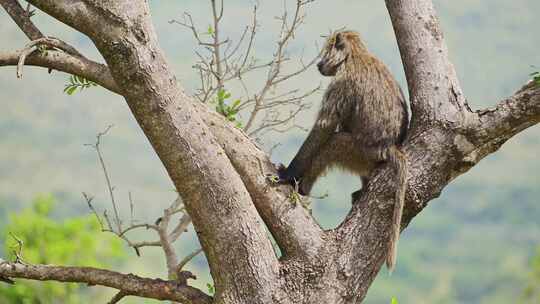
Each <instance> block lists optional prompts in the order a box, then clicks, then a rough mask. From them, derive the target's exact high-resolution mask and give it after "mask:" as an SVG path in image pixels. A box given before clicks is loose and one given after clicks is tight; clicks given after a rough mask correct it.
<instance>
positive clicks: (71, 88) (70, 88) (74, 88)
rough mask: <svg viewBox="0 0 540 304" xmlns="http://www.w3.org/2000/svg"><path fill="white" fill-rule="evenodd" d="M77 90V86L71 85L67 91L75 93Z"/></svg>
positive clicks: (70, 93)
mask: <svg viewBox="0 0 540 304" xmlns="http://www.w3.org/2000/svg"><path fill="white" fill-rule="evenodd" d="M75 91H77V87H76V86H73V87H69V88H68V89H67V91H66V93H67V94H68V95H73V93H75Z"/></svg>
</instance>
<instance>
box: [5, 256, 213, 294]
mask: <svg viewBox="0 0 540 304" xmlns="http://www.w3.org/2000/svg"><path fill="white" fill-rule="evenodd" d="M0 277H4V278H10V279H14V278H23V279H31V280H39V281H59V282H70V283H86V284H88V285H90V286H93V285H98V286H106V287H111V288H115V289H118V290H119V291H120V292H121V293H122V295H123V296H126V295H132V296H139V297H144V298H151V299H157V300H170V301H178V302H181V303H190V304H209V303H211V302H212V298H211V297H210V296H208V295H206V294H205V293H204V292H202V291H200V290H199V289H196V288H194V287H190V286H187V285H180V284H178V282H176V281H164V280H161V279H149V278H143V277H139V276H136V275H134V274H122V273H119V272H114V271H110V270H104V269H97V268H91V267H63V266H49V265H25V264H21V263H10V262H3V263H0ZM113 303H114V302H113Z"/></svg>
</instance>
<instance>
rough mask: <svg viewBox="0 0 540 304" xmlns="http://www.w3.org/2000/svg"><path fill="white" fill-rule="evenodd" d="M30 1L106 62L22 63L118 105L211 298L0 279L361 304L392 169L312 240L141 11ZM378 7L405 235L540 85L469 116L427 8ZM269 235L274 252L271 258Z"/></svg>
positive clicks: (102, 277) (289, 201)
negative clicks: (199, 261)
mask: <svg viewBox="0 0 540 304" xmlns="http://www.w3.org/2000/svg"><path fill="white" fill-rule="evenodd" d="M15 2H16V1H15ZM29 3H31V4H32V5H34V6H35V7H37V8H39V9H40V10H42V11H43V12H45V13H47V14H49V15H50V16H52V17H54V18H56V19H58V20H59V21H61V22H63V23H65V24H67V25H68V26H70V27H72V28H74V29H75V30H78V31H80V32H81V33H84V34H86V35H87V36H88V37H90V39H92V41H93V42H94V44H95V45H96V47H97V49H98V50H99V51H100V53H101V54H102V55H103V57H104V58H105V61H106V64H100V63H97V62H93V61H91V60H88V59H86V58H85V57H84V56H82V55H80V54H77V53H73V52H71V53H70V52H66V51H65V50H62V49H57V48H56V49H53V50H51V51H49V52H47V54H41V53H37V52H34V53H32V54H30V55H29V56H28V58H27V59H26V64H30V65H37V66H42V67H45V68H52V69H56V70H59V71H63V72H66V73H71V74H75V75H79V76H82V77H85V78H87V79H90V80H92V81H95V82H96V83H98V84H100V85H101V86H103V87H105V88H107V89H109V90H111V91H112V92H115V93H117V94H120V95H122V96H123V97H124V98H125V100H126V102H127V104H128V105H129V107H130V109H131V111H132V113H133V115H134V117H135V118H136V120H137V121H138V123H139V124H140V126H141V128H142V130H143V131H144V133H145V134H146V136H147V137H148V139H149V140H150V142H151V144H152V146H153V147H154V149H155V151H156V153H157V155H158V156H159V158H160V159H161V161H162V162H163V165H164V166H165V168H166V169H167V172H168V173H169V176H170V177H171V179H172V181H173V182H174V184H175V186H176V188H177V190H178V192H179V193H180V195H181V196H182V199H183V201H184V203H185V205H186V208H187V210H188V213H189V215H190V217H191V218H192V220H193V224H194V227H195V229H196V231H197V234H198V237H199V239H200V241H201V244H202V246H203V250H204V253H205V254H206V257H207V258H208V261H209V265H210V269H211V274H212V277H213V279H214V281H215V283H216V286H215V287H216V294H215V296H214V297H213V298H210V297H208V296H205V295H203V294H202V292H200V291H198V290H196V289H194V288H191V287H188V286H184V285H181V287H178V285H177V283H174V282H166V281H159V280H148V279H143V278H138V277H135V276H133V275H122V274H118V273H113V272H108V271H104V270H95V269H86V268H85V269H75V268H65V267H53V266H41V265H35V266H26V265H23V264H19V263H3V264H0V277H4V278H29V279H36V280H59V281H73V282H84V283H91V284H98V285H104V286H110V287H113V288H117V289H118V290H120V292H123V293H125V294H128V295H137V296H141V297H151V298H156V299H168V300H174V301H179V302H182V303H210V302H211V303H220V304H221V303H223V304H225V303H226V304H240V303H246V304H247V303H249V304H254V303H255V304H256V303H261V304H262V303H280V304H288V303H306V304H307V303H321V304H322V303H339V304H352V303H360V302H362V300H363V299H364V297H365V296H366V293H367V291H368V289H369V287H370V285H371V283H372V281H373V279H374V278H375V276H376V275H377V273H378V272H379V270H380V268H381V266H382V263H383V262H384V260H385V256H386V248H387V245H386V244H387V242H388V238H389V237H390V235H389V234H390V231H391V223H392V210H393V206H392V202H393V199H392V193H393V189H392V185H391V184H390V183H388V182H387V181H391V180H392V178H391V174H392V172H391V170H390V169H389V168H385V167H381V168H379V169H378V170H376V172H375V174H374V176H373V177H372V178H371V179H370V183H369V184H368V185H367V187H366V188H365V189H364V190H363V192H362V195H361V196H360V198H359V200H358V201H357V202H356V203H355V204H354V205H353V207H352V208H351V210H350V212H349V214H348V216H347V217H346V219H345V220H344V221H343V223H341V225H339V227H337V228H336V229H333V230H329V231H323V230H322V229H321V228H320V226H319V225H318V224H317V222H316V221H315V220H314V219H313V218H312V217H311V215H310V214H309V213H308V212H307V211H306V210H305V209H304V208H303V207H302V206H301V204H299V203H298V202H297V201H296V200H295V199H293V198H294V193H292V189H290V188H289V187H288V186H275V185H271V184H270V183H269V182H268V180H267V178H266V175H267V174H275V169H274V167H273V165H272V164H271V163H270V161H269V159H268V157H267V155H266V154H265V153H264V152H262V151H261V150H260V149H258V148H257V146H256V145H255V144H254V143H253V142H252V141H251V140H250V139H249V138H248V136H246V135H245V134H244V133H243V132H242V131H241V130H238V129H236V128H235V127H234V126H233V125H231V124H229V123H228V122H227V121H226V120H225V119H224V118H223V117H221V116H220V115H219V114H216V113H214V112H213V111H211V110H210V109H208V108H207V107H206V106H205V105H203V104H198V103H195V102H194V101H193V100H192V98H190V97H189V96H188V95H186V93H185V92H184V91H183V89H182V88H181V87H180V85H179V84H178V82H177V81H176V79H175V77H174V75H173V74H172V73H171V71H170V68H169V66H168V64H167V61H166V59H165V57H164V55H163V53H162V51H161V49H160V48H159V45H158V42H157V39H156V34H155V32H154V29H153V26H152V23H151V20H150V14H149V9H148V4H147V2H146V1H142V0H130V1H128V0H119V1H114V2H113V1H98V0H81V1H75V2H74V1H66V0H56V1H52V0H31V1H29ZM0 4H1V5H2V6H3V7H4V8H6V10H8V12H10V10H11V12H10V16H11V17H12V18H13V19H14V20H15V21H16V22H17V24H19V26H20V27H21V29H22V30H23V31H24V32H25V33H27V35H28V36H29V37H30V38H31V39H33V40H35V39H37V38H40V37H38V36H37V32H36V31H35V29H37V28H35V27H34V26H33V25H32V24H31V23H30V24H29V23H28V22H31V21H29V19H28V20H26V21H24V20H23V19H21V17H20V10H19V13H17V12H18V8H16V7H15V6H14V5H15V4H14V1H8V0H2V1H0ZM386 4H387V8H388V11H389V13H390V16H391V20H392V23H393V26H394V30H395V33H396V37H397V40H398V43H399V48H400V52H401V55H402V60H403V64H404V68H405V72H406V76H407V81H408V84H409V93H410V96H411V100H410V102H411V108H412V121H411V128H410V131H409V135H408V138H407V140H406V142H405V144H404V148H403V150H404V152H405V154H406V156H407V158H408V164H409V165H408V180H407V184H408V191H407V195H406V205H405V210H404V218H403V221H402V224H403V225H402V228H404V227H406V226H407V225H408V224H409V223H410V221H411V220H412V219H413V218H414V216H415V215H417V214H418V213H419V212H420V211H422V209H423V208H425V207H426V206H427V205H428V203H429V201H430V200H432V199H433V198H435V197H437V196H438V195H439V194H440V192H441V190H442V189H443V188H444V187H445V186H446V185H448V183H450V182H451V181H452V180H453V179H454V178H456V177H457V176H459V175H461V174H463V173H465V172H466V171H467V170H468V169H470V168H471V167H472V166H474V165H476V164H477V163H478V162H479V161H480V160H481V159H482V158H484V157H485V156H486V155H488V154H490V153H493V152H495V151H496V150H497V149H498V148H499V147H500V146H501V145H502V144H503V143H504V142H506V140H508V139H509V138H510V137H512V136H513V135H515V134H517V133H518V132H520V131H522V130H523V129H525V128H527V127H530V126H532V125H535V124H537V123H538V122H539V121H540V88H539V87H538V86H535V85H534V84H532V83H529V84H526V85H525V86H524V87H523V88H521V89H520V90H519V91H518V92H517V93H516V94H515V95H513V96H511V97H509V98H507V99H505V100H503V101H501V102H500V103H499V104H498V105H497V106H496V107H494V108H492V109H484V110H479V111H472V110H471V109H470V108H469V106H468V105H467V103H466V101H465V97H464V96H463V94H462V92H461V88H460V86H459V82H458V79H457V77H456V72H455V70H454V68H453V66H452V64H451V62H450V61H449V59H448V50H447V47H446V44H445V42H444V38H443V34H442V30H441V28H440V26H439V22H438V20H437V17H436V13H435V10H434V8H433V4H432V3H431V1H429V0H417V1H405V0H387V1H386ZM14 7H15V8H14ZM21 20H23V21H21ZM21 53H22V51H20V52H14V53H0V65H16V64H17V62H18V61H19V56H20V54H21ZM344 140H345V141H346V140H347V139H346V138H345V139H344ZM266 229H268V230H269V231H270V233H271V234H272V236H273V237H274V238H275V239H276V241H277V243H278V245H279V247H280V249H281V251H282V253H283V256H282V257H281V258H279V259H278V257H277V256H276V254H275V253H274V250H273V248H272V245H271V242H270V240H269V237H268V235H267V231H266ZM398 264H399V257H398ZM175 284H176V285H175ZM171 290H174V291H171Z"/></svg>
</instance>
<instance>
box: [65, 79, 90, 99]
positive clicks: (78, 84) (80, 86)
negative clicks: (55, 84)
mask: <svg viewBox="0 0 540 304" xmlns="http://www.w3.org/2000/svg"><path fill="white" fill-rule="evenodd" d="M96 86H97V83H95V82H93V81H91V80H88V79H86V78H84V77H81V76H77V75H71V76H70V77H69V83H67V84H66V85H65V87H64V93H66V94H68V95H73V94H74V93H75V92H77V90H79V91H82V90H84V89H88V88H91V87H96Z"/></svg>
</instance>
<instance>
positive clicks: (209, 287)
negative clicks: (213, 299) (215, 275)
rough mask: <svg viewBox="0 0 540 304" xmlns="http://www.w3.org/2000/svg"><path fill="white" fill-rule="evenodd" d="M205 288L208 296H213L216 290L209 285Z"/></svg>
mask: <svg viewBox="0 0 540 304" xmlns="http://www.w3.org/2000/svg"><path fill="white" fill-rule="evenodd" d="M206 288H208V293H209V294H210V295H213V294H214V293H215V292H216V290H215V289H214V285H212V284H210V283H206Z"/></svg>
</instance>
